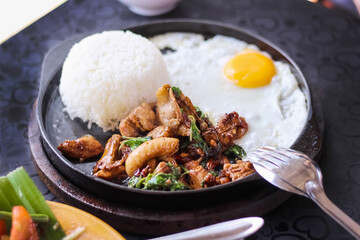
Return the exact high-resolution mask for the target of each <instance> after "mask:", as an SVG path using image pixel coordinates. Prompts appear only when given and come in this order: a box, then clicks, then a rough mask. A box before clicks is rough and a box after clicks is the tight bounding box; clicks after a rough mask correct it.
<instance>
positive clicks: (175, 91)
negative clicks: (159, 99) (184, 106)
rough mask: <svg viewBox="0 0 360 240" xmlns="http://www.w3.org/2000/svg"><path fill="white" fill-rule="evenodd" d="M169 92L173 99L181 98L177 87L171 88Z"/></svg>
mask: <svg viewBox="0 0 360 240" xmlns="http://www.w3.org/2000/svg"><path fill="white" fill-rule="evenodd" d="M171 90H172V91H173V93H174V96H175V98H179V97H180V96H181V93H182V92H181V90H180V88H178V87H171Z"/></svg>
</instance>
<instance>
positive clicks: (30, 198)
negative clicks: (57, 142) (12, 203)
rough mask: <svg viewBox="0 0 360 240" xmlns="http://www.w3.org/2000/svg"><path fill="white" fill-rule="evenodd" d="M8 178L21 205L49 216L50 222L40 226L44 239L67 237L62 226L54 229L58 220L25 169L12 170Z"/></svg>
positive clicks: (30, 210)
mask: <svg viewBox="0 0 360 240" xmlns="http://www.w3.org/2000/svg"><path fill="white" fill-rule="evenodd" d="M7 178H8V180H9V182H10V183H11V185H12V187H13V189H14V190H15V192H16V193H17V195H18V197H19V198H20V200H21V202H22V204H20V205H22V206H24V207H25V208H26V210H27V211H28V212H29V213H30V214H45V215H47V216H48V217H49V222H48V223H41V224H40V227H42V228H43V229H44V239H52V240H57V239H62V238H63V237H65V233H64V231H63V230H62V228H58V229H53V226H54V225H55V224H57V223H58V221H57V219H56V217H55V215H54V214H53V212H52V211H51V209H50V207H49V205H48V204H47V203H46V201H45V198H44V196H43V195H42V194H41V192H40V191H39V189H38V188H37V187H36V185H35V183H34V182H33V181H32V180H31V178H30V176H29V175H28V174H27V172H26V171H25V169H24V168H23V167H19V168H17V169H15V170H14V171H12V172H10V173H9V174H8V175H7ZM2 190H4V189H2Z"/></svg>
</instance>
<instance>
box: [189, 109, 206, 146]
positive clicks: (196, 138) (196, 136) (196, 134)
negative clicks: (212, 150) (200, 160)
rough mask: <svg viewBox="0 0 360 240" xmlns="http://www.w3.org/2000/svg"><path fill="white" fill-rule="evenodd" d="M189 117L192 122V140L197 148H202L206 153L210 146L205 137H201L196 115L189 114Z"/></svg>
mask: <svg viewBox="0 0 360 240" xmlns="http://www.w3.org/2000/svg"><path fill="white" fill-rule="evenodd" d="M188 118H189V119H190V121H191V124H190V142H193V145H194V146H195V147H197V148H201V149H202V150H204V152H205V153H207V152H208V146H207V144H206V142H205V141H204V139H203V138H202V137H201V134H200V130H199V128H198V127H197V126H196V120H195V118H194V116H192V115H188Z"/></svg>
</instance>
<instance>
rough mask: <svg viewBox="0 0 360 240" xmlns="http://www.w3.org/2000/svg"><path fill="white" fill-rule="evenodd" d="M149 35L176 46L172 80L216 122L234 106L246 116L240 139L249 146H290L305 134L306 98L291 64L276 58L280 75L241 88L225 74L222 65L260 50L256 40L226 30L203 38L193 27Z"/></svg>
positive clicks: (169, 57) (169, 63)
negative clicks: (259, 84)
mask: <svg viewBox="0 0 360 240" xmlns="http://www.w3.org/2000/svg"><path fill="white" fill-rule="evenodd" d="M150 40H152V41H153V42H154V43H155V45H157V46H158V47H159V48H160V49H162V48H165V47H170V48H172V49H174V50H175V51H174V52H168V53H166V54H165V55H164V60H165V63H166V67H167V69H168V73H169V76H170V85H172V86H177V87H179V88H180V89H181V90H182V91H183V93H184V94H185V95H187V96H189V98H190V99H191V100H192V102H193V104H194V105H195V106H198V107H200V109H201V110H202V111H203V112H205V113H207V114H208V115H209V116H210V119H212V120H213V122H214V123H216V122H218V121H219V120H220V119H221V117H222V116H223V115H224V114H225V113H230V112H233V111H235V112H237V113H238V114H239V115H240V116H243V117H244V118H245V120H246V122H247V123H248V125H249V130H248V132H247V133H246V134H245V135H244V136H243V137H242V138H241V139H240V140H237V141H236V143H237V144H239V145H240V146H242V147H243V148H244V150H245V151H246V152H251V151H253V150H255V149H256V148H259V147H262V146H282V147H289V146H291V144H292V143H293V142H294V141H295V140H296V138H297V137H298V135H299V134H300V132H301V130H302V128H303V126H304V124H305V121H306V116H307V107H306V99H305V96H304V94H303V92H302V91H301V90H300V88H299V86H298V82H297V81H296V78H295V77H294V75H293V74H292V73H291V70H290V67H289V65H288V64H286V63H283V62H279V61H274V64H275V68H276V75H275V76H274V77H273V79H272V81H271V83H270V84H269V85H266V86H263V87H258V88H242V87H239V86H237V85H235V84H233V83H232V82H231V81H229V80H228V79H227V78H226V77H225V76H224V74H223V68H224V65H225V64H226V63H227V61H229V60H230V59H231V58H232V57H234V56H235V55H236V54H238V53H241V52H242V51H244V50H245V49H253V50H257V51H259V52H260V50H259V49H258V48H257V47H256V46H255V45H251V44H247V43H246V42H244V41H240V40H237V39H235V38H231V37H226V36H221V35H217V36H215V37H213V38H210V39H207V40H204V39H203V37H202V35H199V34H192V33H167V34H163V35H158V36H156V37H154V38H152V39H150ZM261 53H262V54H264V55H266V56H268V57H270V56H269V54H267V53H265V52H261Z"/></svg>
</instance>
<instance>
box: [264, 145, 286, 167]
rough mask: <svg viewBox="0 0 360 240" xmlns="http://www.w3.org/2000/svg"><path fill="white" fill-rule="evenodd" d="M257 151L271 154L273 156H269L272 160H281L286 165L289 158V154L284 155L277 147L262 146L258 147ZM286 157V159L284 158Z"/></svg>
mask: <svg viewBox="0 0 360 240" xmlns="http://www.w3.org/2000/svg"><path fill="white" fill-rule="evenodd" d="M258 150H259V151H261V152H263V153H265V154H267V155H270V156H272V157H273V158H271V160H272V161H274V162H275V161H276V162H281V163H283V164H286V165H288V164H289V159H291V156H289V155H286V154H284V153H282V152H279V151H278V150H277V148H272V147H264V148H260V149H258ZM284 158H286V160H285V159H284Z"/></svg>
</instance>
